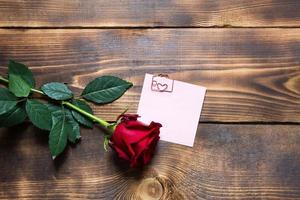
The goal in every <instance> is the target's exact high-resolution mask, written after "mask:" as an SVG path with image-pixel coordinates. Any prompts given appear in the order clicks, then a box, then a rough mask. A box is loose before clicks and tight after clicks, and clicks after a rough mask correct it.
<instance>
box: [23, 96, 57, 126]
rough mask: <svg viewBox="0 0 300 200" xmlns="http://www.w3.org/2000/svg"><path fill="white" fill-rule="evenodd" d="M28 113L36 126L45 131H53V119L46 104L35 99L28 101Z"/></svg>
mask: <svg viewBox="0 0 300 200" xmlns="http://www.w3.org/2000/svg"><path fill="white" fill-rule="evenodd" d="M26 112H27V114H28V117H29V119H30V120H31V122H32V123H33V124H34V125H35V126H37V127H38V128H40V129H43V130H47V131H50V130H51V123H52V122H51V121H52V117H51V112H50V111H49V109H48V107H47V105H46V104H43V103H41V102H39V101H37V100H34V99H28V100H27V102H26Z"/></svg>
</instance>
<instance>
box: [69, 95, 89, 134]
mask: <svg viewBox="0 0 300 200" xmlns="http://www.w3.org/2000/svg"><path fill="white" fill-rule="evenodd" d="M72 104H74V105H75V106H77V107H79V108H80V109H82V110H84V111H86V112H87V113H90V114H92V115H93V110H92V109H91V107H90V106H89V105H88V104H87V103H85V102H84V101H82V100H79V99H74V100H73V101H72ZM72 115H73V117H74V118H75V119H76V120H77V121H78V122H79V123H80V124H82V125H85V126H87V127H89V128H93V122H92V121H91V120H89V119H88V118H86V117H84V116H83V115H82V114H80V113H79V112H77V111H75V110H72Z"/></svg>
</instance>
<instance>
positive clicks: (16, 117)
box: [0, 104, 26, 127]
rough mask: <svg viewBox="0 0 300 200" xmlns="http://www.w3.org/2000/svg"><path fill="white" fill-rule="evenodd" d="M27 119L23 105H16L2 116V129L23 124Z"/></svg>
mask: <svg viewBox="0 0 300 200" xmlns="http://www.w3.org/2000/svg"><path fill="white" fill-rule="evenodd" d="M25 119H26V111H25V109H24V107H23V105H20V104H19V105H16V106H15V107H14V108H13V109H12V110H10V111H9V112H7V113H5V114H3V115H0V127H11V126H14V125H17V124H21V123H22V122H24V120H25Z"/></svg>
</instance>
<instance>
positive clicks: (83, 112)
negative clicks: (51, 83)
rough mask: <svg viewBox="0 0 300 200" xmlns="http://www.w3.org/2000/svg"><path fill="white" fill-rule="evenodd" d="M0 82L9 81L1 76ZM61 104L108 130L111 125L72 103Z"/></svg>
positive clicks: (37, 91)
mask: <svg viewBox="0 0 300 200" xmlns="http://www.w3.org/2000/svg"><path fill="white" fill-rule="evenodd" d="M0 81H2V82H5V83H8V80H7V79H6V78H4V77H2V76H0ZM30 90H31V92H34V93H38V94H41V95H45V94H44V93H43V92H42V91H40V90H37V89H34V88H31V89H30ZM61 103H62V105H65V106H66V107H68V108H71V109H73V110H75V111H77V112H79V113H80V114H82V115H84V116H85V117H87V118H89V119H91V120H92V121H95V122H97V123H98V124H100V125H101V126H103V127H105V128H107V127H108V126H109V125H110V124H109V123H108V122H107V121H105V120H103V119H101V118H99V117H96V116H95V115H92V114H90V113H88V112H86V111H84V110H82V109H81V108H79V107H77V106H75V105H74V104H72V103H70V102H68V101H61Z"/></svg>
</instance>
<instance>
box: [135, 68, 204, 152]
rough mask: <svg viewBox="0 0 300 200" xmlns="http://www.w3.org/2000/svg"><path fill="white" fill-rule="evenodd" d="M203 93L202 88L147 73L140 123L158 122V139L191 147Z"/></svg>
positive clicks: (141, 101)
mask: <svg viewBox="0 0 300 200" xmlns="http://www.w3.org/2000/svg"><path fill="white" fill-rule="evenodd" d="M205 92H206V88H205V87H201V86H197V85H192V84H189V83H185V82H181V81H176V80H171V79H167V78H166V77H157V76H153V75H151V74H146V75H145V80H144V85H143V89H142V94H141V99H140V103H139V107H138V114H139V115H140V116H141V118H140V119H139V120H140V121H142V122H144V123H146V124H149V123H150V122H151V121H155V122H159V123H161V124H162V126H163V127H162V128H161V133H160V137H161V140H164V141H168V142H173V143H177V144H182V145H187V146H191V147H192V146H193V144H194V140H195V136H196V131H197V127H198V123H199V118H200V114H201V110H202V105H203V101H204V96H205Z"/></svg>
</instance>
